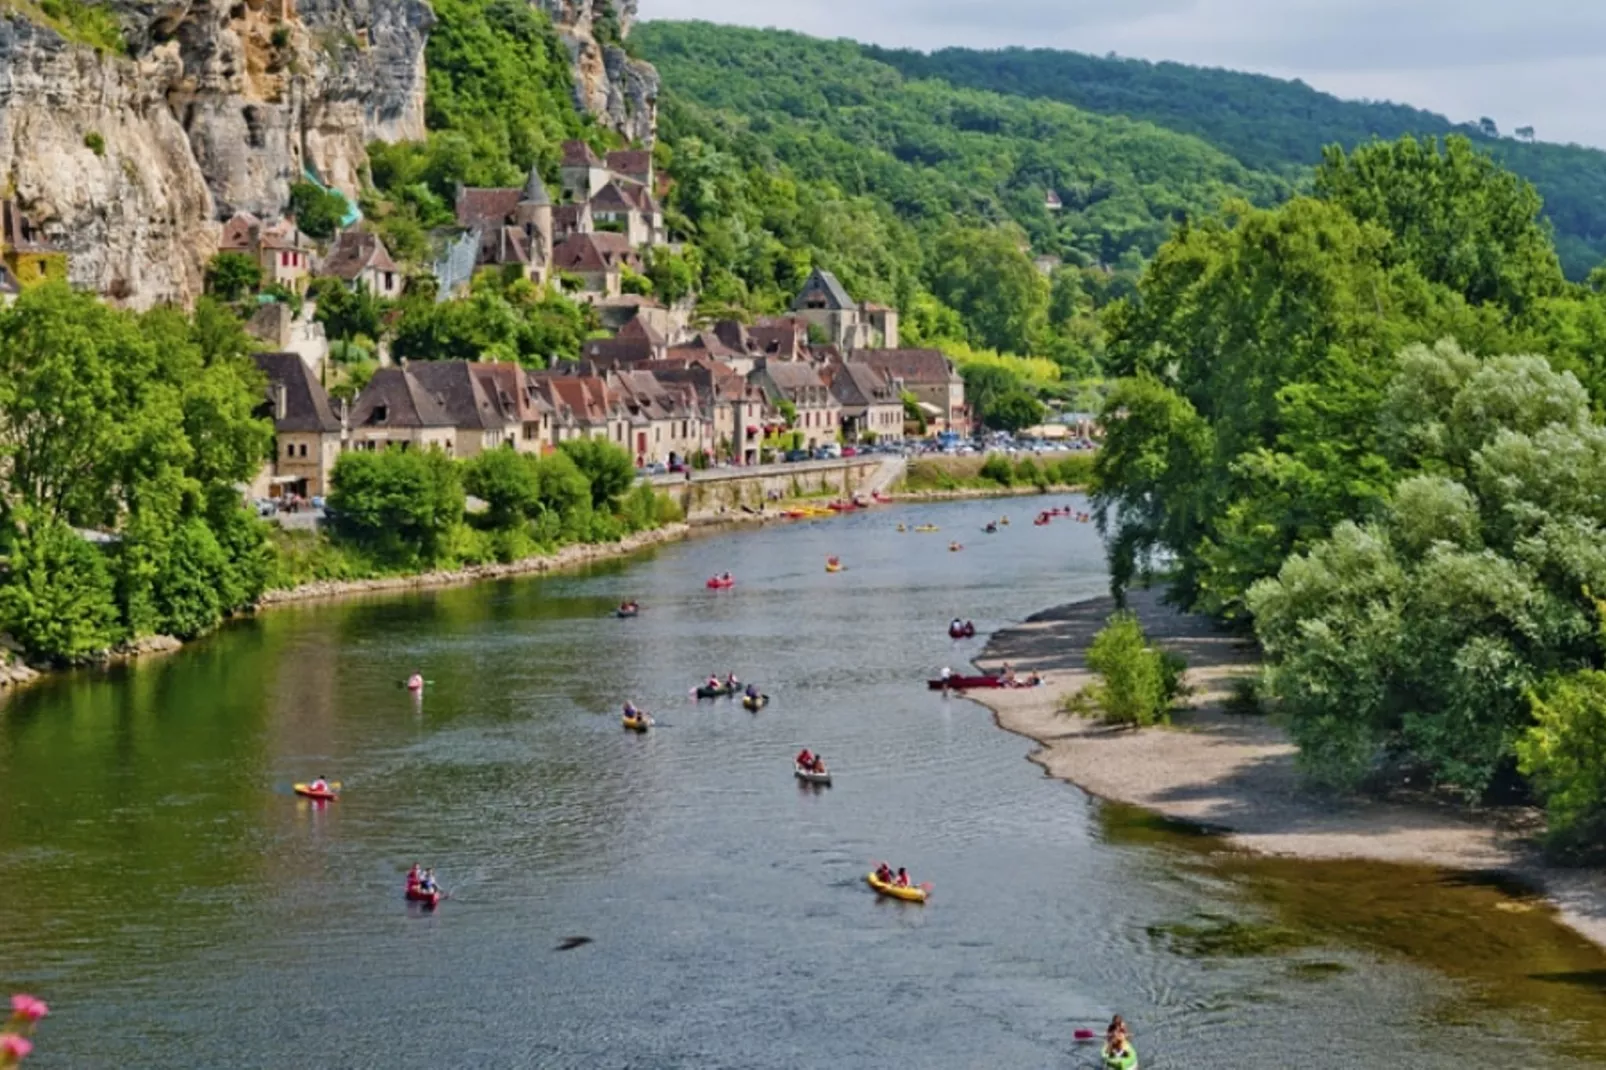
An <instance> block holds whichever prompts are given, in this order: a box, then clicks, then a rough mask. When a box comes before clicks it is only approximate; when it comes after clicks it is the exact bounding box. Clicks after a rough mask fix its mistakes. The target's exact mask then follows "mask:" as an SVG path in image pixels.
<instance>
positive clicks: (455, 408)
mask: <svg viewBox="0 0 1606 1070" xmlns="http://www.w3.org/2000/svg"><path fill="white" fill-rule="evenodd" d="M407 371H408V372H409V373H411V375H412V376H413V378H414V379H416V380H417V381H418V383H419V385H421V386H422V387H423V388H424V389H425V390H427V391H429V393H431V394H432V395H434V396H435V398H436V399H437V400H439V402H440V404H441V408H442V409H444V410H445V412H446V416H447V419H449V420H450V421H451V424H452V426H453V427H477V428H480V429H482V430H485V431H500V430H501V429H502V428H504V427H506V426H507V425H508V422H509V418H510V417H512V416H513V415H514V412H513V409H512V405H513V404H514V403H513V402H512V399H509V407H508V408H504V407H503V405H502V403H501V399H500V396H499V394H498V392H497V391H496V390H495V387H494V384H493V386H492V388H491V389H490V390H487V389H486V386H485V383H484V382H482V381H481V379H480V377H479V376H477V375H475V374H474V366H473V365H472V364H470V363H469V362H467V361H463V360H419V361H414V362H412V363H411V364H409V365H407Z"/></svg>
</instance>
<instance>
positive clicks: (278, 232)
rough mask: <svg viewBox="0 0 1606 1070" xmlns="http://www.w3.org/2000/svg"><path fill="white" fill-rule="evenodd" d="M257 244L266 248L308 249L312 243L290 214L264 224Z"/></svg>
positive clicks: (259, 232)
mask: <svg viewBox="0 0 1606 1070" xmlns="http://www.w3.org/2000/svg"><path fill="white" fill-rule="evenodd" d="M257 233H258V235H259V237H258V238H257V244H259V245H260V246H261V247H262V248H264V249H306V248H308V246H309V245H310V243H309V242H308V241H307V236H306V235H305V234H303V233H301V229H300V228H299V227H297V226H296V221H295V220H294V219H291V218H289V217H288V216H287V217H285V218H284V219H276V220H274V221H273V222H272V223H264V224H262V227H261V229H260V230H259V231H258V232H257Z"/></svg>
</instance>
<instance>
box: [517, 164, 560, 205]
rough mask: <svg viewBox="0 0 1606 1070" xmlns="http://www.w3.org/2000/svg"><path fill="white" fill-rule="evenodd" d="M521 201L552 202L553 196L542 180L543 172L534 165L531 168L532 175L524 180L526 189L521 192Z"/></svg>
mask: <svg viewBox="0 0 1606 1070" xmlns="http://www.w3.org/2000/svg"><path fill="white" fill-rule="evenodd" d="M519 203H520V204H534V205H543V204H544V205H551V204H552V196H551V195H550V194H549V193H547V191H546V183H545V182H542V181H541V172H540V171H538V170H536V169H535V168H534V167H532V168H530V177H529V178H526V179H525V180H524V191H523V192H522V193H520V194H519Z"/></svg>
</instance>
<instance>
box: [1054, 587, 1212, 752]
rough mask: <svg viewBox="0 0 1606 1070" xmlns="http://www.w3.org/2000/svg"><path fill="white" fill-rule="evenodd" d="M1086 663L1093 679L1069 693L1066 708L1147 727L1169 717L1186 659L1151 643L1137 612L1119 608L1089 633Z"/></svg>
mask: <svg viewBox="0 0 1606 1070" xmlns="http://www.w3.org/2000/svg"><path fill="white" fill-rule="evenodd" d="M1087 667H1088V668H1089V669H1091V670H1092V671H1093V672H1094V673H1096V674H1097V675H1098V677H1099V679H1098V681H1097V682H1095V683H1092V684H1089V685H1088V686H1087V687H1085V688H1083V689H1082V691H1080V692H1078V693H1077V694H1076V695H1073V696H1071V698H1070V699H1069V700H1067V703H1066V706H1067V709H1069V710H1071V711H1072V712H1078V713H1097V714H1098V715H1099V716H1100V717H1101V718H1102V719H1103V720H1104V721H1105V722H1107V723H1109V724H1125V725H1137V726H1139V727H1147V726H1149V725H1153V724H1157V723H1161V722H1164V721H1166V720H1168V719H1169V712H1170V709H1171V705H1172V703H1173V702H1174V701H1175V700H1176V699H1177V697H1178V696H1180V695H1181V694H1182V691H1183V688H1182V677H1183V673H1184V672H1186V670H1187V663H1186V662H1185V661H1184V660H1183V659H1182V658H1181V657H1180V656H1179V655H1176V654H1173V653H1170V652H1168V651H1164V650H1161V649H1160V648H1158V647H1156V646H1153V645H1151V644H1150V643H1149V640H1148V637H1147V636H1146V635H1144V633H1143V625H1142V624H1140V623H1139V622H1138V618H1137V615H1136V614H1135V613H1131V612H1129V611H1125V610H1123V611H1122V612H1119V613H1116V614H1113V615H1112V616H1111V617H1110V619H1109V620H1108V621H1107V622H1106V623H1105V625H1104V627H1103V628H1101V629H1100V630H1099V633H1098V634H1097V635H1095V636H1094V637H1093V642H1092V644H1091V645H1090V646H1089V647H1088V649H1087Z"/></svg>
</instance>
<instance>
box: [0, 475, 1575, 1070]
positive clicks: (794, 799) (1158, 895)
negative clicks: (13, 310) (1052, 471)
mask: <svg viewBox="0 0 1606 1070" xmlns="http://www.w3.org/2000/svg"><path fill="white" fill-rule="evenodd" d="M998 511H999V507H998V506H997V505H989V504H987V503H972V504H955V505H950V506H942V507H938V508H933V509H929V510H925V511H922V512H920V513H918V514H915V513H914V512H912V511H905V512H904V513H902V514H901V515H902V516H903V517H904V518H905V519H908V518H911V517H913V516H915V515H918V516H919V517H920V519H922V520H924V519H926V518H928V517H929V518H931V519H933V520H934V522H936V523H938V524H939V525H940V526H941V527H942V528H943V533H942V534H939V535H915V534H912V533H909V534H898V533H896V532H895V530H894V524H895V523H896V522H897V520H898V519H899V515H900V514H898V513H896V512H894V511H881V512H876V513H870V514H862V515H858V516H854V517H850V518H844V519H842V520H839V521H833V522H830V523H822V524H813V525H797V526H793V527H788V528H784V529H777V530H771V531H765V532H757V533H742V534H739V535H735V536H729V537H717V538H710V539H703V540H697V541H694V542H691V543H687V544H684V545H681V546H675V547H669V548H665V549H662V550H660V551H658V552H656V553H655V554H653V555H652V556H650V557H645V558H643V559H641V560H639V561H637V562H635V563H632V564H629V565H623V564H609V565H603V566H598V567H595V568H593V569H591V570H589V571H587V572H584V573H580V574H576V575H567V576H559V577H548V578H543V579H530V580H520V581H509V582H505V583H499V584H487V585H482V586H478V587H472V588H458V589H452V590H446V591H438V592H426V593H418V594H412V595H407V596H402V597H390V598H385V599H376V600H373V601H369V602H360V603H344V604H335V605H323V606H311V607H301V608H296V609H289V610H284V611H280V612H275V613H272V614H268V615H265V616H264V617H262V618H260V619H258V620H255V621H251V622H248V623H246V624H244V625H242V626H240V627H237V628H234V629H231V630H229V631H228V632H226V633H225V634H223V635H221V636H218V637H217V638H215V639H214V640H211V641H209V642H207V643H204V644H201V645H199V646H197V647H195V648H193V649H191V650H187V651H184V652H182V653H180V654H178V655H177V656H175V657H173V658H170V659H168V660H166V661H163V662H156V663H151V664H149V665H143V666H140V667H138V668H137V669H135V670H133V671H129V672H126V673H122V674H118V675H114V676H93V675H83V676H79V677H75V678H72V679H68V680H63V681H58V682H55V683H53V684H49V685H46V686H45V687H42V688H39V689H36V690H34V691H30V692H27V693H24V694H22V695H19V696H17V697H16V698H15V699H13V700H12V701H11V702H10V703H9V704H7V705H6V706H5V707H4V710H3V712H0V865H3V866H4V868H5V871H6V873H7V876H8V877H9V878H10V879H9V882H8V884H9V889H10V896H9V899H8V904H7V907H8V909H7V911H6V912H5V914H4V920H3V921H0V974H3V976H0V982H3V983H8V984H16V985H23V986H28V987H35V988H38V989H41V990H42V993H43V994H44V995H46V996H47V997H48V998H50V999H51V1001H52V1003H53V1004H54V1005H55V1006H56V1007H57V1008H58V1010H59V1013H58V1014H56V1015H53V1016H52V1018H51V1019H50V1026H51V1028H50V1029H49V1030H48V1031H46V1032H45V1033H43V1034H42V1035H41V1038H40V1039H41V1041H42V1044H41V1047H40V1050H39V1054H38V1055H37V1056H36V1059H37V1065H38V1066H42V1067H45V1068H47V1070H48V1067H50V1066H68V1065H74V1066H100V1065H129V1066H137V1065H162V1066H170V1067H215V1066H224V1065H227V1066H232V1067H245V1066H263V1067H269V1066H273V1067H277V1066H282V1065H284V1064H285V1063H288V1062H291V1061H294V1060H301V1059H305V1058H308V1057H312V1058H316V1059H318V1060H320V1061H322V1062H323V1063H324V1064H325V1065H329V1066H369V1065H378V1064H380V1063H383V1064H385V1065H386V1066H387V1067H413V1066H418V1067H425V1066H429V1067H435V1066H439V1065H442V1064H444V1065H452V1066H498V1067H503V1066H509V1065H540V1066H554V1067H568V1066H573V1067H582V1066H583V1067H588V1068H590V1067H625V1066H636V1067H640V1066H652V1067H672V1066H696V1067H743V1068H752V1067H799V1066H820V1067H826V1066H831V1067H840V1066H867V1065H871V1064H872V1063H875V1064H886V1063H891V1062H918V1063H921V1064H925V1065H929V1066H932V1067H934V1068H937V1070H942V1068H949V1067H952V1068H959V1067H966V1068H969V1067H982V1066H987V1067H992V1066H1002V1065H1023V1066H1047V1065H1065V1064H1066V1062H1067V1060H1068V1059H1074V1058H1076V1057H1078V1053H1077V1052H1075V1050H1074V1048H1073V1047H1072V1045H1070V1044H1069V1041H1068V1038H1069V1036H1070V1033H1071V1030H1072V1029H1074V1028H1076V1027H1078V1026H1085V1025H1090V1024H1092V1025H1099V1024H1102V1023H1101V1021H1100V1020H1101V1019H1103V1018H1104V1017H1106V1016H1107V1015H1108V1014H1109V1013H1110V1012H1111V1011H1112V1010H1115V1009H1119V1010H1120V1011H1121V1012H1122V1013H1124V1014H1125V1015H1126V1016H1127V1017H1128V1019H1129V1020H1130V1021H1132V1022H1133V1023H1134V1025H1135V1027H1136V1028H1137V1030H1138V1038H1139V1047H1140V1050H1141V1051H1142V1052H1143V1054H1144V1058H1145V1065H1146V1066H1159V1067H1163V1066H1177V1067H1182V1066H1186V1067H1207V1066H1234V1067H1268V1068H1269V1067H1288V1066H1296V1065H1304V1066H1350V1065H1353V1066H1363V1065H1364V1066H1371V1065H1376V1064H1377V1063H1379V1062H1381V1061H1385V1060H1387V1061H1390V1062H1394V1061H1400V1060H1401V1059H1408V1060H1409V1062H1410V1063H1411V1065H1413V1066H1414V1067H1446V1068H1448V1067H1466V1066H1489V1067H1509V1066H1513V1065H1522V1064H1523V1063H1524V1062H1525V1061H1532V1056H1533V1054H1534V1052H1536V1051H1543V1052H1544V1053H1545V1062H1546V1064H1547V1065H1548V1066H1574V1065H1588V1064H1589V1063H1591V1062H1592V1061H1595V1062H1598V1061H1599V1060H1601V1059H1606V1035H1603V1032H1602V1026H1601V1025H1600V1024H1599V1023H1600V1022H1602V1021H1603V1020H1606V992H1603V990H1602V985H1601V983H1600V978H1601V975H1602V971H1606V958H1603V957H1602V956H1601V955H1600V954H1599V953H1598V952H1596V951H1595V950H1593V949H1591V948H1589V947H1588V946H1587V945H1583V944H1582V942H1581V941H1580V940H1579V939H1578V938H1576V937H1573V936H1572V935H1571V934H1570V933H1568V932H1567V931H1566V930H1563V929H1560V928H1558V927H1557V926H1555V925H1554V924H1553V922H1552V921H1551V920H1550V918H1549V917H1548V915H1547V914H1546V912H1545V911H1544V910H1542V909H1538V908H1537V907H1535V906H1534V904H1533V903H1532V902H1531V901H1530V900H1527V899H1525V898H1523V897H1521V896H1520V895H1518V896H1515V897H1514V896H1513V895H1512V894H1511V892H1510V890H1509V889H1504V888H1500V887H1493V886H1490V885H1488V884H1486V883H1481V882H1478V881H1465V880H1459V881H1452V880H1448V879H1446V878H1445V876H1444V875H1443V874H1440V873H1436V872H1433V871H1428V870H1422V871H1417V870H1412V869H1401V868H1398V867H1369V866H1364V865H1355V864H1331V865H1328V864H1310V863H1295V862H1287V861H1279V860H1269V859H1258V858H1252V857H1247V856H1243V855H1239V854H1235V853H1232V852H1226V851H1223V850H1222V849H1221V845H1220V842H1219V841H1217V840H1214V839H1211V838H1209V837H1201V836H1199V835H1197V834H1195V833H1193V832H1190V831H1188V830H1186V829H1181V828H1178V827H1176V826H1172V825H1168V824H1167V823H1165V822H1160V821H1157V820H1154V819H1152V818H1147V817H1143V816H1142V815H1139V814H1136V813H1134V812H1132V811H1129V810H1126V809H1124V808H1120V807H1112V806H1104V805H1101V804H1097V803H1094V802H1092V801H1091V800H1089V799H1087V798H1086V797H1085V796H1084V795H1083V794H1082V793H1080V792H1078V791H1076V790H1075V789H1074V788H1071V787H1068V786H1066V785H1063V784H1059V783H1057V782H1054V781H1051V780H1048V779H1046V778H1043V777H1042V776H1041V775H1039V774H1038V773H1037V771H1036V770H1035V768H1034V767H1033V766H1031V765H1028V764H1027V763H1026V762H1025V761H1024V760H1023V755H1024V753H1025V750H1026V745H1025V744H1024V743H1023V742H1022V741H1021V740H1019V739H1018V738H1015V737H1012V736H1008V735H1006V734H1004V733H1002V732H999V731H997V730H996V729H995V728H994V727H993V726H992V725H991V723H990V720H989V719H988V718H987V716H986V715H985V713H984V711H982V710H980V709H979V708H977V707H975V706H973V705H971V704H969V703H967V702H963V701H960V700H957V699H944V698H943V697H942V696H940V695H936V694H932V693H930V692H928V691H926V690H925V689H924V687H923V685H922V681H923V679H924V678H925V677H926V676H927V675H929V674H931V673H934V672H935V671H936V670H937V669H938V668H940V667H941V666H942V665H944V664H951V665H954V666H955V667H958V666H961V665H963V664H964V662H965V661H966V660H967V658H968V656H969V655H970V654H972V653H974V652H975V651H976V650H978V649H979V647H980V643H979V641H977V642H970V643H958V644H956V643H953V642H951V641H950V640H949V639H948V638H947V636H946V634H945V632H944V628H945V625H946V622H947V621H948V620H949V619H950V618H951V617H953V616H956V615H958V616H963V617H968V618H971V619H974V620H975V621H976V623H977V625H978V627H981V628H983V629H984V630H985V629H988V628H991V627H994V626H996V625H997V624H999V623H1002V622H1006V621H1010V620H1017V619H1020V618H1022V617H1024V616H1026V615H1027V614H1029V613H1031V612H1033V611H1035V610H1037V609H1040V608H1042V607H1043V606H1045V605H1048V604H1050V603H1053V602H1056V601H1063V600H1066V599H1069V598H1072V597H1077V596H1085V595H1091V594H1095V593H1098V592H1099V591H1100V590H1101V589H1102V587H1103V584H1104V579H1103V566H1102V554H1101V551H1100V548H1099V547H1098V545H1097V544H1096V541H1095V539H1094V536H1093V532H1092V530H1091V528H1089V527H1087V526H1084V525H1074V524H1056V525H1053V526H1050V527H1048V528H1034V527H1032V526H1031V525H1026V524H1020V523H1018V522H1017V524H1015V525H1013V526H1012V527H1010V528H1006V529H1004V530H1003V531H1002V532H1000V533H999V534H998V535H995V536H990V537H987V538H985V539H983V538H981V537H979V536H978V537H974V538H971V537H968V536H969V533H970V532H971V531H973V530H974V529H975V528H978V527H980V526H981V524H982V523H983V522H984V521H985V520H986V519H988V518H989V517H992V516H996V515H997V513H998ZM1014 511H1015V512H1016V513H1017V514H1023V513H1024V509H1023V508H1022V507H1021V506H1020V505H1018V504H1017V505H1015V506H1014ZM1017 520H1018V517H1017ZM950 533H958V535H959V537H961V538H962V540H963V541H966V543H967V550H966V552H965V553H963V554H950V553H948V552H947V538H948V537H949V534H950ZM829 554H840V555H842V556H843V557H844V558H845V559H846V560H847V562H848V564H849V565H850V568H849V570H848V571H846V572H843V573H840V574H835V575H828V574H826V573H824V572H823V570H822V568H821V561H822V560H823V559H824V557H825V556H827V555H829ZM726 569H729V570H730V571H732V572H734V573H735V574H736V575H737V577H738V587H737V588H736V590H734V591H730V592H720V593H717V594H716V593H712V592H709V591H707V590H706V589H704V588H703V585H702V582H703V579H704V578H705V577H706V576H707V575H709V574H711V573H713V572H718V571H724V570H726ZM626 597H630V598H637V599H640V601H641V603H642V605H643V607H644V609H643V612H642V615H641V616H640V617H639V618H638V619H635V620H629V621H619V620H615V619H613V618H612V617H611V615H610V614H611V610H612V608H613V607H614V606H615V605H617V604H618V602H619V601H621V600H622V599H624V598H626ZM415 671H419V672H422V673H423V674H424V675H425V677H426V678H428V679H429V680H431V681H432V683H431V684H430V686H429V687H428V688H427V689H426V691H425V693H424V694H423V695H422V696H421V697H415V696H412V695H410V694H408V693H407V692H406V691H405V689H404V688H403V687H401V682H402V681H403V680H404V679H405V678H406V677H407V676H408V675H409V674H410V673H412V672H415ZM711 671H718V672H721V673H724V672H728V671H735V672H737V673H738V674H739V675H741V676H742V677H743V678H744V679H753V680H756V681H757V682H759V683H760V684H761V686H762V687H763V689H764V690H765V691H766V692H767V693H769V694H770V695H771V696H772V699H773V700H772V702H771V704H770V705H769V706H768V707H767V708H766V709H765V710H763V711H762V712H760V713H757V714H752V713H748V712H746V711H744V710H742V709H741V707H740V706H739V705H738V704H736V703H734V702H731V701H728V700H726V701H719V702H703V703H697V702H694V701H692V700H691V698H690V697H689V695H688V689H689V688H690V687H691V686H692V685H693V684H695V683H696V682H697V681H698V680H699V679H701V678H703V677H705V676H706V675H707V674H708V673H709V672H711ZM626 699H631V700H633V701H635V702H637V703H638V704H641V705H643V706H645V707H647V708H649V709H652V710H654V711H655V712H656V713H657V714H658V715H659V717H660V720H661V722H662V723H663V727H661V728H660V729H659V730H657V731H655V732H653V733H651V734H649V735H648V736H645V737H636V736H634V735H632V734H627V733H625V732H623V731H621V729H620V727H619V722H618V717H617V711H618V707H619V705H620V704H621V703H622V702H623V701H624V700H626ZM805 745H807V746H810V747H812V748H815V749H818V750H820V751H822V752H823V753H824V754H825V755H826V757H827V759H828V760H829V761H830V764H831V767H832V771H833V773H834V774H835V778H836V780H835V784H834V785H833V787H832V788H831V789H830V790H828V791H822V790H815V789H812V788H809V787H807V786H801V787H800V786H799V785H798V784H797V783H796V781H795V780H794V779H793V778H792V775H791V756H792V755H794V754H795V753H796V752H797V751H798V749H800V748H801V747H802V746H805ZM319 773H323V774H326V775H329V776H331V777H334V778H337V779H340V780H342V781H343V782H344V784H345V795H344V797H343V798H342V799H341V800H340V801H339V802H338V803H337V804H334V805H332V806H327V807H321V808H320V807H314V806H312V805H311V804H309V803H307V802H306V801H305V800H298V799H296V798H294V797H293V796H291V795H290V793H289V785H290V784H291V783H292V782H293V781H296V780H303V779H307V778H308V777H310V776H313V775H316V774H319ZM882 858H886V859H888V860H889V861H891V862H892V863H893V864H894V865H906V866H908V867H909V868H910V870H911V872H913V873H914V874H915V876H916V879H917V880H931V881H932V882H933V883H934V885H935V893H934V895H933V899H932V902H931V903H930V904H929V905H927V906H926V907H924V908H921V907H909V906H907V905H903V904H896V903H891V902H887V901H883V900H879V899H877V898H876V897H874V896H873V895H871V894H870V893H869V891H868V889H866V888H865V886H864V884H863V880H862V877H863V874H864V872H865V871H866V870H867V869H868V868H870V866H871V865H872V864H873V862H875V861H877V860H880V859H882ZM414 860H418V861H422V862H424V863H425V864H433V865H435V866H436V867H437V870H438V872H439V874H440V876H441V878H442V881H443V883H444V884H445V885H446V886H447V887H448V888H449V889H450V890H451V891H452V893H453V898H452V899H451V900H450V901H449V902H448V903H447V904H446V905H444V906H443V907H442V908H441V910H439V911H438V912H436V913H435V914H433V915H422V914H418V913H417V912H411V913H410V912H409V911H408V910H407V909H406V908H405V907H404V905H403V904H402V902H401V900H400V895H399V891H400V877H401V874H402V872H403V871H404V870H405V869H406V867H407V866H408V865H409V864H410V863H411V862H413V861H414ZM574 938H584V939H583V940H579V941H578V942H577V943H575V946H573V947H571V948H570V949H569V950H566V951H559V950H558V949H559V948H561V947H563V946H565V944H566V943H569V942H571V940H572V939H574ZM1080 1054H1081V1055H1082V1056H1085V1055H1086V1054H1087V1053H1085V1052H1083V1053H1080Z"/></svg>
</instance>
